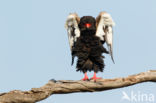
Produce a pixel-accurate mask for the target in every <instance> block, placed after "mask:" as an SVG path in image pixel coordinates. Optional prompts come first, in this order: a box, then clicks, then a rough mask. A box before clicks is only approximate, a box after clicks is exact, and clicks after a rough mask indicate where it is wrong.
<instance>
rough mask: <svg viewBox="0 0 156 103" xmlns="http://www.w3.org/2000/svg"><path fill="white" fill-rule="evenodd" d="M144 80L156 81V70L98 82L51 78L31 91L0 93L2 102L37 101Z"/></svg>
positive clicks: (33, 102)
mask: <svg viewBox="0 0 156 103" xmlns="http://www.w3.org/2000/svg"><path fill="white" fill-rule="evenodd" d="M142 82H156V70H150V71H147V72H142V73H139V74H135V75H130V76H128V77H125V78H124V77H123V78H115V79H99V80H97V81H96V82H94V81H93V80H91V81H81V80H78V81H73V80H59V81H56V80H50V81H49V82H48V83H47V84H45V85H44V86H42V87H40V88H32V89H31V90H30V91H20V90H13V91H10V92H8V93H0V103H35V102H37V101H41V100H43V99H46V98H47V97H49V96H50V95H52V94H67V93H75V92H97V91H105V90H110V89H116V88H122V87H127V86H131V85H134V84H138V83H142Z"/></svg>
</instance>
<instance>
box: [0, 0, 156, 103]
mask: <svg viewBox="0 0 156 103" xmlns="http://www.w3.org/2000/svg"><path fill="white" fill-rule="evenodd" d="M101 11H107V12H108V13H110V14H111V15H112V18H113V20H114V21H115V23H116V26H115V27H114V47H113V50H114V51H113V52H114V60H115V64H113V63H112V61H111V58H110V56H109V55H105V56H106V58H105V60H104V61H105V64H106V67H105V70H104V72H103V73H98V74H97V75H98V76H100V77H103V78H116V77H125V76H127V75H131V74H135V73H139V72H145V71H147V70H150V69H156V63H155V61H156V46H154V45H155V44H156V40H155V38H156V1H155V0H78V1H74V0H66V1H65V0H64V1H63V0H57V1H54V0H0V82H1V83H0V93H2V92H8V91H10V90H15V89H16V90H30V89H31V88H34V87H40V86H42V85H44V84H45V83H47V82H48V81H49V80H50V79H52V78H53V79H56V80H79V79H81V78H82V77H83V74H82V73H80V72H76V69H75V65H74V66H71V55H70V48H69V43H68V38H67V32H66V29H65V28H64V24H65V20H66V18H67V16H68V14H69V13H71V12H76V13H77V14H78V15H79V16H80V17H81V16H85V15H91V16H94V17H96V16H97V15H98V14H99V12H101ZM92 75H93V72H91V73H90V74H89V77H91V76H92ZM155 87H156V84H155V83H151V82H148V83H141V84H137V85H134V86H131V87H125V88H121V89H115V90H109V91H103V92H95V93H72V94H57V95H53V96H51V97H49V98H48V99H46V100H43V101H41V102H39V103H85V102H87V103H95V102H98V103H106V102H107V103H116V102H118V103H132V101H128V100H122V99H121V98H122V96H123V92H125V93H127V94H128V95H129V96H130V95H131V93H132V92H133V93H134V94H136V95H137V96H139V95H142V94H147V96H148V97H149V95H150V94H152V95H154V97H155V101H154V102H156V91H155ZM147 102H148V103H154V102H149V101H141V102H137V103H147ZM134 103H135V102H134Z"/></svg>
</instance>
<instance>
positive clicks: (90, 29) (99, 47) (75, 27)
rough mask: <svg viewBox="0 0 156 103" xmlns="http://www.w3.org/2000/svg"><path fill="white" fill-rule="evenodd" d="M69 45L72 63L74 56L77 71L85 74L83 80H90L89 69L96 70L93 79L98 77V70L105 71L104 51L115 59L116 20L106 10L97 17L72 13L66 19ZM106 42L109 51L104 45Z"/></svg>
mask: <svg viewBox="0 0 156 103" xmlns="http://www.w3.org/2000/svg"><path fill="white" fill-rule="evenodd" d="M65 26H66V29H67V32H68V39H69V45H70V49H71V54H72V64H73V63H74V57H78V59H77V65H76V68H77V71H81V72H83V73H84V74H85V77H84V78H83V79H82V80H89V78H88V76H87V71H94V76H93V77H92V78H91V79H94V80H96V79H100V78H98V77H96V73H97V72H99V71H100V72H103V69H104V66H105V64H104V60H103V59H104V56H103V53H106V54H108V53H109V54H110V55H111V58H112V60H113V62H114V59H113V52H112V51H113V49H112V44H113V31H112V27H113V26H114V22H113V20H112V18H111V16H110V15H109V14H108V13H106V12H101V13H100V14H99V16H98V17H97V18H96V19H95V18H94V17H92V16H83V17H81V18H79V17H78V15H77V14H76V13H71V14H70V15H69V16H68V18H67V21H66V25H65ZM105 42H106V44H107V46H108V50H109V52H108V51H107V50H106V48H105V47H104V46H103V44H104V43H105Z"/></svg>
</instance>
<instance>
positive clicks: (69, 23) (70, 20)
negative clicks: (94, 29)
mask: <svg viewBox="0 0 156 103" xmlns="http://www.w3.org/2000/svg"><path fill="white" fill-rule="evenodd" d="M79 22H80V18H79V17H78V15H77V14H76V13H71V14H69V16H68V17H67V20H66V24H65V28H66V29H67V32H68V40H69V45H70V49H71V51H72V47H73V46H74V43H75V42H76V41H77V38H78V37H79V36H80V29H79V27H78V23H79Z"/></svg>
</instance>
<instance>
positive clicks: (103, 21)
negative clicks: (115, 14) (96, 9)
mask: <svg viewBox="0 0 156 103" xmlns="http://www.w3.org/2000/svg"><path fill="white" fill-rule="evenodd" d="M96 20H97V31H96V36H98V37H99V38H100V40H101V41H106V44H107V46H108V49H109V54H110V55H111V58H112V61H113V62H114V59H113V28H112V27H113V26H114V25H115V23H114V22H113V19H112V17H111V16H110V14H108V13H106V12H101V13H100V15H99V16H98V17H97V19H96Z"/></svg>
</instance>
